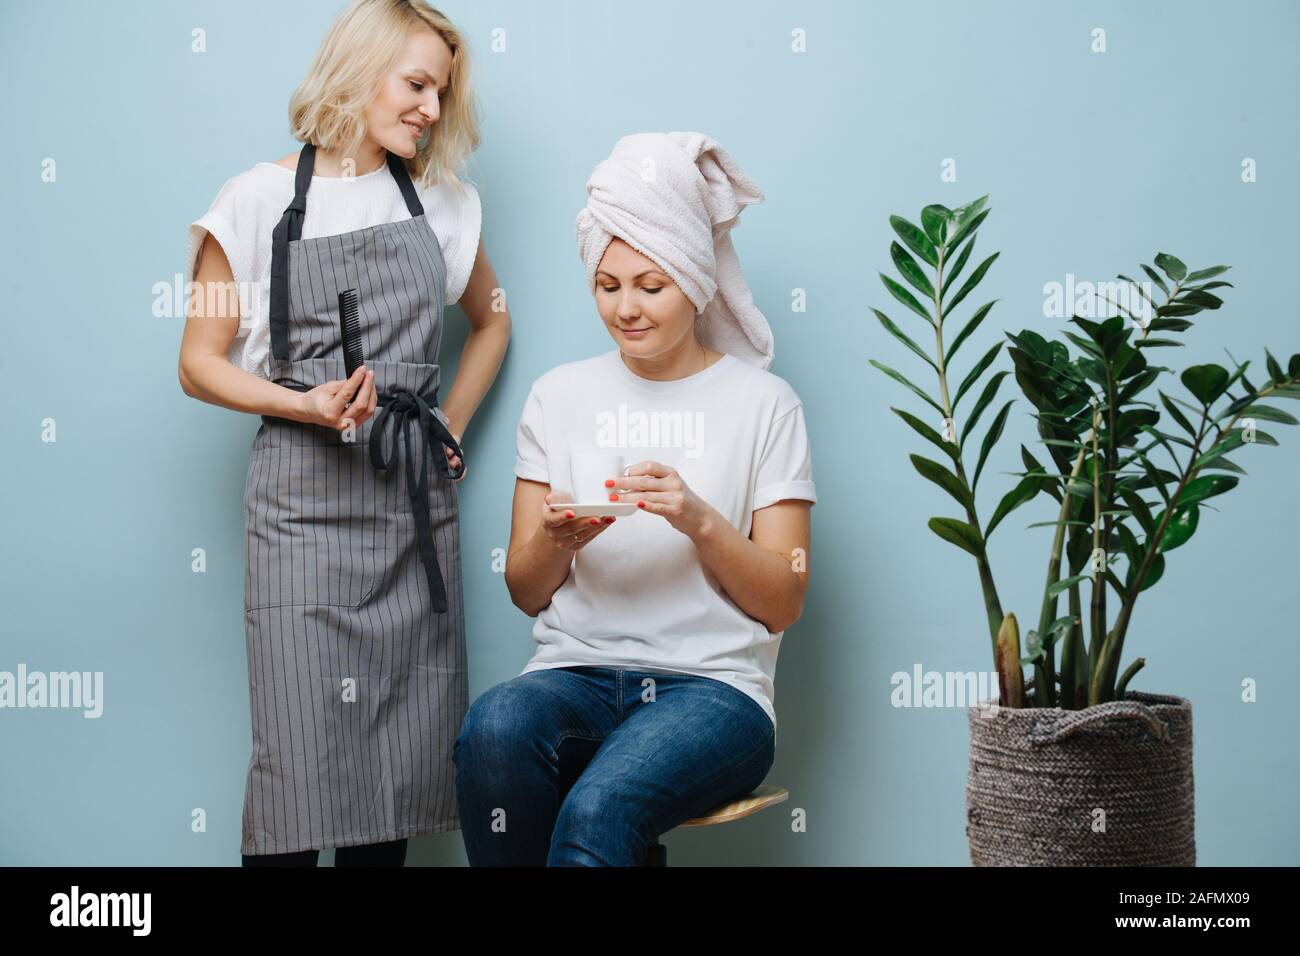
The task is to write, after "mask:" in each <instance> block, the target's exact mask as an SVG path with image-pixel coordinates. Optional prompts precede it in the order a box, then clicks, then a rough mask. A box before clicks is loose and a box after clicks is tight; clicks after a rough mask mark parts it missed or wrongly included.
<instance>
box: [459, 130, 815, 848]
mask: <svg viewBox="0 0 1300 956" xmlns="http://www.w3.org/2000/svg"><path fill="white" fill-rule="evenodd" d="M587 193H588V198H587V206H586V208H585V209H583V210H582V211H581V212H580V213H579V215H578V220H577V237H578V251H579V254H580V256H581V258H582V260H583V263H584V264H585V267H586V276H587V287H588V289H589V290H590V291H591V292H592V294H593V296H594V297H595V302H596V310H597V312H598V314H599V317H600V321H601V323H602V325H603V326H604V328H605V330H606V332H608V334H609V336H610V338H611V339H612V340H613V342H614V344H615V346H616V348H614V349H612V350H610V351H608V352H605V353H603V354H601V355H597V356H594V357H592V358H586V359H581V360H578V361H573V362H568V363H565V364H562V365H560V366H558V367H556V368H553V369H551V370H550V371H548V372H546V373H545V374H544V375H542V376H541V377H540V378H538V379H537V380H536V381H535V382H534V383H533V386H532V389H531V391H530V393H529V395H528V399H527V401H526V403H525V405H524V411H523V415H522V417H521V418H520V422H519V428H518V432H517V435H516V461H515V476H516V478H517V480H516V482H515V499H514V516H513V522H512V524H511V529H510V545H509V553H508V556H507V559H506V584H507V586H508V588H509V589H510V595H511V598H512V599H513V600H514V603H515V604H516V605H517V606H518V607H519V608H521V609H522V610H524V611H525V612H526V613H528V614H529V615H532V616H536V617H537V622H536V624H535V625H534V628H533V638H534V640H535V642H536V650H535V652H534V654H533V657H532V659H531V660H530V661H529V662H528V664H527V666H526V667H525V668H524V670H523V673H522V674H520V675H519V676H518V677H515V678H514V679H513V680H509V681H506V682H505V683H503V684H499V685H498V686H496V687H494V688H492V689H491V690H489V691H488V692H487V693H485V694H483V695H482V696H480V697H479V698H478V699H477V700H475V701H474V705H473V706H472V707H471V708H470V711H469V714H468V715H467V716H466V718H465V725H464V726H463V727H462V728H461V732H460V735H459V736H458V737H457V739H456V743H455V747H454V752H455V761H456V770H457V773H456V787H457V792H458V794H459V800H460V812H461V835H462V837H463V838H464V841H465V848H466V851H467V853H468V855H469V861H470V864H471V865H474V866H481V865H535V866H541V865H543V864H545V865H549V866H636V865H641V864H644V863H646V862H647V860H653V859H654V858H655V856H656V854H655V853H653V852H652V851H654V850H655V848H656V841H657V838H658V836H659V834H661V833H664V832H665V831H667V830H670V829H672V828H673V827H674V826H676V825H677V824H678V823H680V822H682V821H683V820H686V819H689V818H690V817H693V816H696V815H699V814H701V813H704V812H705V811H707V810H709V809H710V808H712V807H714V806H716V805H717V804H720V803H723V802H725V801H727V800H730V799H733V798H736V797H739V796H743V795H745V794H747V793H749V792H750V791H752V790H753V788H754V787H756V786H757V785H758V784H760V783H761V782H762V781H763V778H764V776H765V775H766V773H767V771H768V769H769V768H770V767H771V766H772V762H773V759H774V756H775V742H776V710H775V706H774V686H773V682H774V679H775V675H776V656H777V648H778V646H779V645H780V641H781V635H782V633H783V632H784V631H785V629H786V628H788V627H789V626H790V625H791V624H793V623H794V622H795V621H796V620H797V619H798V618H799V616H800V613H801V611H802V608H803V600H804V594H805V591H806V589H807V586H808V549H809V539H810V533H811V532H810V512H811V509H812V505H813V504H814V503H815V502H816V500H817V495H816V488H815V486H814V484H813V478H812V457H811V450H810V448H809V443H808V436H807V433H806V429H805V425H804V415H803V405H802V403H801V402H800V400H799V397H798V395H797V394H795V391H794V389H792V388H791V387H790V385H789V384H788V383H787V382H786V381H785V380H784V379H781V378H779V377H778V376H776V375H773V374H772V373H770V372H768V371H767V370H766V369H767V366H768V364H769V363H770V362H771V360H772V355H773V342H772V333H771V330H770V329H769V328H768V324H767V321H766V319H765V318H764V317H763V314H762V312H760V311H759V310H758V308H757V307H756V306H755V305H754V301H753V298H752V296H751V295H750V292H749V288H748V286H747V284H746V282H745V277H744V274H743V272H742V271H741V268H740V263H739V260H738V259H737V257H736V253H735V250H734V249H733V247H732V244H731V239H730V235H729V233H730V230H731V229H732V227H733V226H734V225H735V224H736V221H737V219H738V217H739V215H740V213H741V211H742V210H743V208H744V207H745V206H746V205H749V204H751V203H756V202H760V201H761V200H762V198H763V197H762V193H761V192H760V191H759V189H758V187H757V185H755V184H754V183H753V181H752V180H750V179H749V178H748V177H747V176H746V175H745V174H744V173H743V172H742V171H741V170H740V169H739V167H738V166H737V165H736V164H735V162H733V161H732V159H731V157H730V156H729V155H728V154H727V152H726V151H725V150H723V149H722V147H721V146H719V145H718V144H717V143H716V142H714V141H713V140H711V139H710V138H709V137H707V136H705V135H703V134H701V133H640V134H635V135H632V136H625V137H623V138H622V139H620V140H619V141H618V143H617V144H616V146H615V147H614V152H613V154H612V155H611V156H610V157H609V159H607V160H605V161H604V162H602V163H601V164H599V165H598V166H597V167H596V169H595V170H594V171H593V172H592V174H591V178H590V179H589V180H588V182H587ZM649 422H657V423H658V426H657V430H658V437H657V439H656V437H655V431H656V426H653V425H647V423H649ZM624 424H626V427H624ZM583 454H596V455H598V456H600V457H601V458H602V459H605V458H608V457H609V456H610V455H617V456H618V457H621V458H623V460H624V461H626V463H627V465H626V467H625V469H624V470H621V471H618V472H614V473H610V474H607V475H606V476H605V477H604V484H605V487H606V489H607V490H608V497H609V499H610V501H609V502H608V504H607V505H604V504H599V505H598V504H593V503H592V501H593V499H592V498H590V497H584V498H583V499H582V501H581V503H574V498H573V490H574V489H573V486H572V484H571V474H572V472H571V468H570V463H571V461H572V460H573V459H574V457H575V456H578V455H583ZM593 477H594V478H595V479H597V480H598V479H599V477H600V476H598V475H597V476H593ZM565 503H573V504H572V507H565ZM620 505H625V506H629V507H628V510H629V512H630V513H628V514H625V515H624V516H622V517H619V516H617V515H614V514H611V513H609V512H610V511H612V510H613V509H614V508H617V507H619V506H620ZM630 506H635V507H630ZM602 512H603V513H602Z"/></svg>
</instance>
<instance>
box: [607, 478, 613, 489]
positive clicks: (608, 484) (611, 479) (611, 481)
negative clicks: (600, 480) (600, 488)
mask: <svg viewBox="0 0 1300 956" xmlns="http://www.w3.org/2000/svg"><path fill="white" fill-rule="evenodd" d="M605 487H606V488H613V487H614V479H613V478H606V479H605Z"/></svg>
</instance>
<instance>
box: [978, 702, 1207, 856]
mask: <svg viewBox="0 0 1300 956" xmlns="http://www.w3.org/2000/svg"><path fill="white" fill-rule="evenodd" d="M988 703H989V702H983V705H982V706H984V707H987V706H988ZM981 711H982V707H971V708H968V709H967V722H968V723H969V725H970V770H969V773H968V776H967V782H966V836H967V838H968V839H969V841H970V856H971V862H972V863H974V864H975V865H976V866H1195V865H1196V837H1195V832H1194V826H1193V824H1194V816H1195V814H1194V802H1193V792H1192V705H1191V702H1190V701H1187V700H1184V699H1183V698H1181V697H1166V696H1161V695H1158V694H1143V693H1139V692H1136V691H1129V692H1128V693H1127V694H1125V695H1124V699H1122V700H1114V701H1108V702H1107V703H1104V704H1098V705H1096V706H1093V707H1087V708H1084V709H1083V710H1063V709H1061V708H1059V707H1048V708H1038V707H1026V708H1007V707H997V708H991V709H990V710H983V712H981ZM1099 811H1104V821H1103V820H1102V816H1101V813H1100V812H1099ZM1103 822H1104V829H1102V828H1101V826H1102V823H1103Z"/></svg>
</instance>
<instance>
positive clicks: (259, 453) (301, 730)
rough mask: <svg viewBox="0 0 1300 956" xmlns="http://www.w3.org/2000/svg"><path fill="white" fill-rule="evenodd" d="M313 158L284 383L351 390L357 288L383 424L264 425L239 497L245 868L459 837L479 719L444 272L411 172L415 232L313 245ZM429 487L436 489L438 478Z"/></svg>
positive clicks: (277, 371)
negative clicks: (259, 857) (277, 858)
mask: <svg viewBox="0 0 1300 956" xmlns="http://www.w3.org/2000/svg"><path fill="white" fill-rule="evenodd" d="M314 164H315V147H313V146H312V145H311V144H310V143H309V144H307V145H306V146H304V147H303V149H302V152H301V153H300V154H299V157H298V169H297V175H296V177H295V191H294V198H293V202H292V203H291V204H290V205H289V207H288V208H287V209H286V210H285V212H284V216H283V218H282V219H281V220H280V223H279V224H278V225H277V226H276V228H275V230H274V232H273V241H272V259H271V263H272V265H271V315H270V324H271V351H272V361H271V380H272V381H274V382H277V383H279V384H281V385H284V386H287V387H289V388H294V389H297V390H298V391H306V390H308V389H310V388H313V387H315V386H317V385H319V384H321V383H323V382H325V381H327V380H331V379H345V378H347V374H346V371H345V366H344V358H343V349H342V344H341V333H340V328H339V307H338V296H339V293H340V292H342V291H343V290H345V289H356V290H357V292H358V297H359V301H360V318H361V332H362V341H363V345H364V349H365V363H366V366H367V367H368V368H369V369H371V370H372V371H373V372H374V374H375V387H376V389H377V390H378V392H379V403H380V405H379V407H377V408H376V414H375V416H374V417H373V418H372V419H370V420H369V421H367V422H365V423H363V424H362V426H361V427H360V428H359V429H356V431H355V436H354V437H353V439H352V440H351V441H349V440H347V438H348V436H347V435H346V434H345V433H344V432H341V431H338V430H336V429H333V428H328V427H325V426H319V425H309V424H305V423H301V422H295V421H290V420H287V419H281V418H276V417H273V416H263V417H262V425H261V427H260V428H259V429H258V431H257V435H256V436H255V437H254V439H253V446H252V450H251V455H250V460H249V466H248V480H247V484H246V486H245V490H244V517H245V542H246V549H247V573H246V575H245V581H244V620H245V633H246V638H247V644H248V682H249V697H250V705H251V709H252V724H253V754H252V759H251V760H250V762H249V766H248V783H247V789H246V791H245V798H244V811H243V840H242V852H243V853H244V854H249V855H254V854H266V853H292V852H296V851H300V850H306V849H312V848H315V849H322V848H326V847H339V846H354V845H357V844H362V843H378V842H382V841H389V840H397V839H400V838H403V837H410V836H417V835H421V834H428V833H438V832H442V831H446V830H455V829H459V827H460V819H459V815H458V809H457V806H456V798H455V787H454V780H455V776H454V774H455V769H454V766H453V764H452V759H451V757H452V742H453V740H455V737H456V734H457V733H458V732H459V730H460V725H461V722H462V720H463V719H464V717H465V712H466V710H467V708H468V706H469V682H468V675H467V670H466V651H465V625H464V604H463V600H462V593H461V575H460V524H459V521H460V519H459V511H458V501H457V490H456V484H455V482H454V481H453V480H452V479H454V478H458V477H460V475H461V474H463V473H464V467H465V466H464V464H462V465H461V466H460V468H459V469H458V470H455V471H453V470H452V469H451V468H450V465H449V463H448V459H447V455H446V453H445V452H444V450H443V444H446V445H447V446H449V447H450V448H451V449H452V451H454V452H455V453H456V454H459V455H461V456H462V461H463V453H462V452H461V450H460V447H459V445H458V444H457V443H456V441H455V439H454V438H453V437H452V435H451V433H450V432H449V431H448V430H447V428H446V424H445V420H444V419H443V418H442V417H441V415H442V412H441V410H440V409H437V391H438V385H439V367H438V365H437V364H436V363H437V358H438V348H439V345H440V342H441V339H442V321H443V296H444V288H445V283H446V269H445V266H444V263H443V259H442V252H441V250H440V249H439V246H438V241H437V237H436V236H435V235H434V233H433V229H432V228H431V227H430V224H429V222H428V220H427V219H426V218H425V216H424V209H423V207H422V205H421V204H420V200H419V197H418V196H417V195H416V192H415V187H414V186H413V185H412V183H411V178H410V176H409V174H408V173H407V171H406V167H405V166H404V165H403V163H402V161H401V159H400V158H399V157H398V156H396V155H394V154H392V153H390V154H388V167H389V170H390V171H391V173H392V175H393V177H394V178H395V179H396V180H397V184H398V186H399V187H400V188H401V191H402V196H403V198H404V199H405V201H406V205H407V208H408V209H409V211H410V213H411V218H410V219H406V220H402V221H400V222H393V223H386V224H383V225H377V226H371V227H369V228H366V229H358V230H356V231H354V232H348V233H343V234H341V235H335V236H322V237H320V238H315V239H302V238H301V235H302V223H303V218H304V215H305V212H306V208H307V189H308V187H309V186H310V185H311V176H312V170H313V168H314ZM431 471H432V475H431V474H430V472H431Z"/></svg>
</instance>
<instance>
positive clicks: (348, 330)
mask: <svg viewBox="0 0 1300 956" xmlns="http://www.w3.org/2000/svg"><path fill="white" fill-rule="evenodd" d="M339 328H340V330H341V331H342V333H343V363H344V367H345V368H346V369H347V377H348V378H351V377H352V373H353V372H355V371H356V370H357V369H358V368H359V367H360V366H362V365H364V364H365V361H366V353H365V349H363V348H362V347H361V309H360V304H359V303H358V301H357V290H356V289H344V290H343V291H342V292H340V293H339Z"/></svg>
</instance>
